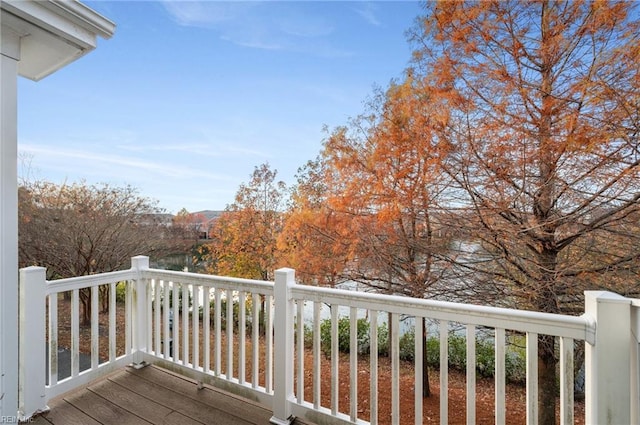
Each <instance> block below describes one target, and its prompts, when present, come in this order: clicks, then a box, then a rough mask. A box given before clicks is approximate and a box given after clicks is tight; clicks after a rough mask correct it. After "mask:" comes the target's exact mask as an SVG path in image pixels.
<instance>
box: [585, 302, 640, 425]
mask: <svg viewBox="0 0 640 425" xmlns="http://www.w3.org/2000/svg"><path fill="white" fill-rule="evenodd" d="M584 294H585V313H586V314H587V315H589V316H591V317H593V318H594V320H595V321H596V335H595V344H593V345H592V344H589V343H585V371H586V375H585V378H586V380H585V423H587V424H599V425H608V424H628V423H631V417H630V416H631V395H630V393H631V380H630V373H631V370H630V369H631V368H630V361H631V360H630V358H631V355H630V353H631V300H630V299H628V298H624V297H622V296H620V295H618V294H614V293H611V292H606V291H585V293H584Z"/></svg>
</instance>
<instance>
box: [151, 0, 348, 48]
mask: <svg viewBox="0 0 640 425" xmlns="http://www.w3.org/2000/svg"><path fill="white" fill-rule="evenodd" d="M162 4H163V5H164V7H165V10H166V11H167V13H168V14H169V15H170V16H171V17H172V19H173V20H174V21H175V22H176V23H178V24H179V25H183V26H192V27H201V28H208V29H211V30H213V31H216V32H217V33H219V37H220V39H221V40H224V41H227V42H230V43H233V44H236V45H238V46H242V47H248V48H254V49H262V50H284V51H293V52H304V53H313V54H315V55H318V56H324V57H348V56H352V52H349V51H346V50H344V49H341V48H338V47H335V46H333V45H332V44H331V43H330V42H329V40H328V37H329V36H330V35H331V34H333V33H334V31H335V28H334V25H333V24H332V23H331V22H330V20H329V18H327V17H325V16H322V15H321V14H317V13H316V14H314V13H313V12H310V11H309V10H306V9H305V8H303V7H300V5H299V4H296V3H295V2H269V1H262V2H209V1H188V2H182V1H165V2H163V3H162Z"/></svg>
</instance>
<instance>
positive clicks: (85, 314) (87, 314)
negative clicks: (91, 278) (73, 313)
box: [79, 288, 91, 326]
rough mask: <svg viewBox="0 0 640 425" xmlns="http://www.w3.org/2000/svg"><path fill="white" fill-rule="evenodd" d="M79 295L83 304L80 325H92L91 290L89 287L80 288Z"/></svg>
mask: <svg viewBox="0 0 640 425" xmlns="http://www.w3.org/2000/svg"><path fill="white" fill-rule="evenodd" d="M79 296H80V297H79V298H80V303H81V304H82V309H81V311H80V316H81V318H80V319H81V320H80V325H81V326H91V290H90V289H89V288H83V289H80V293H79Z"/></svg>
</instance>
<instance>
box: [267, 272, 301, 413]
mask: <svg viewBox="0 0 640 425" xmlns="http://www.w3.org/2000/svg"><path fill="white" fill-rule="evenodd" d="M295 284H296V282H295V271H294V270H293V269H286V268H284V269H279V270H276V279H275V286H274V290H273V292H274V298H275V300H274V303H275V308H274V313H273V327H274V344H273V345H274V358H275V362H274V376H275V379H274V387H273V416H272V417H271V420H270V422H271V423H272V424H276V425H289V424H290V423H291V422H292V421H293V417H292V414H291V403H292V402H293V352H294V346H293V332H294V324H293V317H294V303H293V299H292V298H291V287H292V286H293V285H295Z"/></svg>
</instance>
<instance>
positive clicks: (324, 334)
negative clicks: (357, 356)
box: [320, 317, 369, 355]
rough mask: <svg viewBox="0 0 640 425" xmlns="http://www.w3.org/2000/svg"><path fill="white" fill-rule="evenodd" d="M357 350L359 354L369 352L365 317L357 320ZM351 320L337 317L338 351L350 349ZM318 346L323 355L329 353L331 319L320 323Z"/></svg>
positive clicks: (345, 351) (343, 351)
mask: <svg viewBox="0 0 640 425" xmlns="http://www.w3.org/2000/svg"><path fill="white" fill-rule="evenodd" d="M356 323H357V326H356V329H357V331H356V332H357V336H358V337H357V338H358V347H357V350H358V352H359V353H361V354H367V353H368V352H369V322H368V321H367V319H364V318H363V319H358V320H357V322H356ZM350 345H351V320H350V319H349V318H348V317H343V318H341V319H338V351H340V352H342V353H349V352H350V350H351V347H350ZM320 348H321V349H322V352H323V353H324V354H325V355H330V354H331V319H325V320H323V321H322V323H320Z"/></svg>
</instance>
